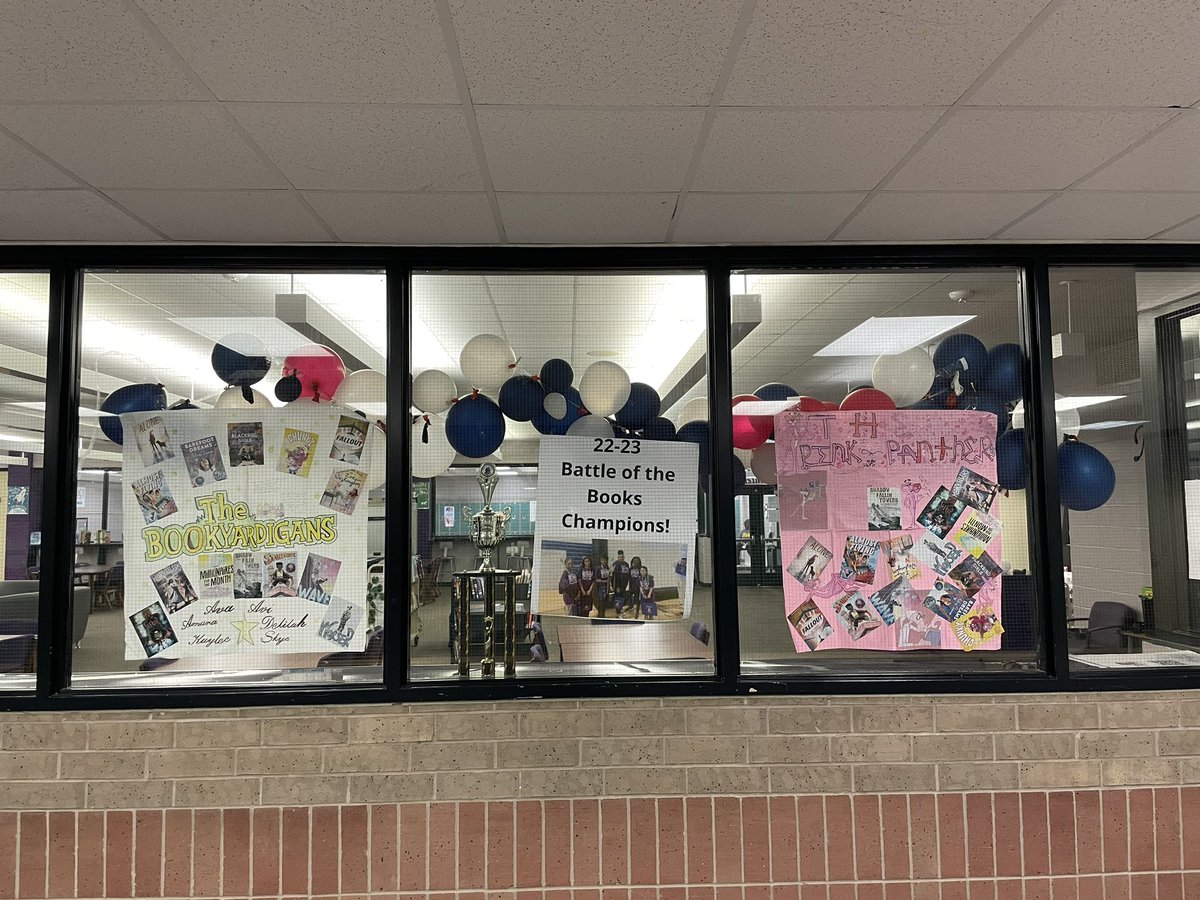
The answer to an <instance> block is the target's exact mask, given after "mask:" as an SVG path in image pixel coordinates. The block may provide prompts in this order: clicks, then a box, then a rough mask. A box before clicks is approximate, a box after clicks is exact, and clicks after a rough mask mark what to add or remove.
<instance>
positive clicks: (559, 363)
mask: <svg viewBox="0 0 1200 900" xmlns="http://www.w3.org/2000/svg"><path fill="white" fill-rule="evenodd" d="M541 379H542V387H544V388H545V389H546V393H547V394H565V393H566V392H567V388H569V387H570V386H571V382H572V381H574V380H575V372H574V371H573V370H572V369H571V364H570V363H568V362H567V361H566V360H565V359H548V360H546V363H545V365H543V366H542V371H541Z"/></svg>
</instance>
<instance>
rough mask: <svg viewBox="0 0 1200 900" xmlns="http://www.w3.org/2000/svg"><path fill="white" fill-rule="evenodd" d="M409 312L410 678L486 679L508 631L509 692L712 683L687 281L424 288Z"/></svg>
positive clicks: (580, 276) (704, 486)
mask: <svg viewBox="0 0 1200 900" xmlns="http://www.w3.org/2000/svg"><path fill="white" fill-rule="evenodd" d="M412 297H413V313H412V326H413V333H412V370H413V374H414V379H413V402H414V405H415V408H414V411H413V412H414V416H413V423H412V433H411V447H412V475H413V484H414V498H415V499H414V504H413V515H414V516H415V528H414V529H413V541H414V543H413V548H412V550H413V554H414V558H415V567H416V570H417V571H416V572H415V573H414V578H415V584H414V587H415V596H416V601H417V602H416V603H415V604H414V609H413V614H412V635H413V643H414V646H413V648H412V666H411V674H412V678H413V679H414V680H442V679H451V678H457V677H463V676H466V677H471V678H478V677H481V674H483V672H484V671H486V666H481V660H483V659H484V658H485V657H486V658H489V659H495V661H496V669H495V676H496V677H502V676H503V674H504V671H503V670H504V668H505V667H504V660H503V653H504V647H505V642H504V630H505V625H506V624H509V623H510V620H509V616H512V617H513V620H512V622H511V625H510V629H511V630H510V632H509V633H510V635H511V637H512V639H513V640H515V642H516V645H517V646H516V652H515V656H514V657H513V659H512V662H513V663H515V669H516V671H515V674H519V675H520V677H522V678H527V677H554V676H562V675H606V676H614V675H615V676H629V677H646V676H657V675H679V674H710V675H711V673H712V671H713V664H712V653H713V647H714V645H715V638H714V635H713V631H714V628H713V624H712V623H713V615H712V613H713V599H712V588H711V585H712V554H711V542H710V529H709V522H708V518H707V513H706V510H707V509H708V504H706V503H704V502H703V499H704V497H705V496H706V495H707V492H708V471H707V461H708V458H709V438H710V436H709V432H708V428H707V424H706V419H707V408H708V395H707V372H708V367H707V344H706V341H707V335H706V328H705V322H706V298H705V280H704V277H703V275H701V274H698V273H690V272H631V273H620V274H617V273H594V272H593V273H559V274H550V273H546V274H505V273H482V274H475V273H472V274H449V273H423V274H418V275H416V276H415V277H414V281H413V290H412ZM692 420H695V422H694V424H693V426H692V427H691V428H688V429H677V423H682V422H687V421H692ZM485 465H486V469H483V468H481V467H483V466H485ZM493 479H494V483H493ZM489 496H490V498H491V503H490V507H491V509H492V510H494V511H495V513H497V514H500V515H502V516H503V521H504V531H503V534H502V535H500V534H499V532H497V531H496V529H495V527H494V525H493V524H492V523H493V522H494V521H495V519H494V518H492V516H490V515H488V514H487V513H488V511H487V510H484V509H483V505H484V501H485V498H486V497H489ZM481 528H482V539H480V529H481ZM473 530H474V531H475V537H476V539H475V540H472V531H473ZM489 554H490V564H491V565H492V567H493V568H495V569H497V570H501V572H502V573H508V574H494V573H491V572H489V571H487V569H488V565H489ZM510 590H511V592H512V596H513V600H512V605H511V606H509V607H508V608H507V609H506V607H505V603H504V599H505V596H506V592H508V591H510ZM489 619H490V622H489ZM489 628H490V633H491V634H492V641H493V642H492V644H491V645H490V646H492V647H494V648H495V649H494V651H493V652H491V653H489V652H488V647H489V644H488V640H487V638H488V634H489Z"/></svg>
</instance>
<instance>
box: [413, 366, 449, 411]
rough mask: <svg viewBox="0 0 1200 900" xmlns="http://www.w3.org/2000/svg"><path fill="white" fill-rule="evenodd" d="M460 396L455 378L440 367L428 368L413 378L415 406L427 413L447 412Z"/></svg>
mask: <svg viewBox="0 0 1200 900" xmlns="http://www.w3.org/2000/svg"><path fill="white" fill-rule="evenodd" d="M457 396H458V386H457V385H456V384H455V383H454V379H453V378H451V377H450V376H449V375H447V374H446V373H445V372H443V371H441V370H439V369H426V370H425V371H424V372H418V373H417V376H416V377H415V378H413V383H412V400H413V406H415V407H416V408H417V409H419V410H421V412H427V413H440V412H445V411H446V410H447V409H449V408H450V405H451V404H452V403H454V398H455V397H457Z"/></svg>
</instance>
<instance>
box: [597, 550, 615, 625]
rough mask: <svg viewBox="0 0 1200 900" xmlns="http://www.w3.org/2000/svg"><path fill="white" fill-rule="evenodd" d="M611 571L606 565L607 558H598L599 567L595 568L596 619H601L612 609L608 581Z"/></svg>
mask: <svg viewBox="0 0 1200 900" xmlns="http://www.w3.org/2000/svg"><path fill="white" fill-rule="evenodd" d="M611 578H612V569H611V568H610V567H609V565H608V557H607V556H601V557H600V565H599V566H597V567H596V618H597V619H603V618H604V617H605V616H606V615H607V614H608V611H609V610H610V609H612V597H611V595H610V594H609V580H610V579H611Z"/></svg>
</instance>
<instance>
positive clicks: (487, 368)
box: [458, 334, 517, 391]
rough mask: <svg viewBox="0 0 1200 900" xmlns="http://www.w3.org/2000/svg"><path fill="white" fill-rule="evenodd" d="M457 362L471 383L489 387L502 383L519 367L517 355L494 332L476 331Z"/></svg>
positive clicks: (474, 385) (476, 386) (473, 385)
mask: <svg viewBox="0 0 1200 900" xmlns="http://www.w3.org/2000/svg"><path fill="white" fill-rule="evenodd" d="M458 366H459V368H460V369H462V373H463V377H464V378H466V379H467V381H469V382H471V386H472V387H474V388H476V389H478V390H481V391H490V390H494V389H495V388H498V387H500V385H502V384H504V382H505V381H507V380H508V377H509V376H510V375H512V374H513V370H515V369H516V367H517V355H516V354H515V353H513V349H512V347H510V346H509V345H508V341H506V340H505V339H504V338H502V337H499V336H498V335H494V334H477V335H475V337H473V338H471V339H470V340H469V341H467V343H466V346H465V347H463V348H462V353H460V354H459V355H458Z"/></svg>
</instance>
